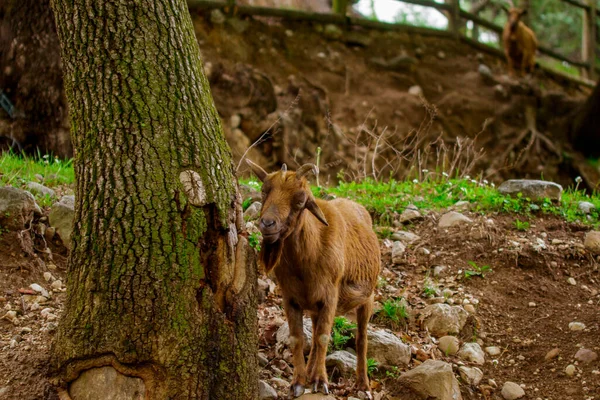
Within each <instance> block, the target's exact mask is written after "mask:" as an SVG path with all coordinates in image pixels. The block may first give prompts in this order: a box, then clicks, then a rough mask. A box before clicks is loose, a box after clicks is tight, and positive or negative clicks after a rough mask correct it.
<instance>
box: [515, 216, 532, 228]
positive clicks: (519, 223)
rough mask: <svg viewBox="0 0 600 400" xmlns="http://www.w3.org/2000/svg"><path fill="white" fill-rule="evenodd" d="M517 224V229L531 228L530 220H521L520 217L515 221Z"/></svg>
mask: <svg viewBox="0 0 600 400" xmlns="http://www.w3.org/2000/svg"><path fill="white" fill-rule="evenodd" d="M514 225H515V229H516V230H518V231H527V230H529V222H527V221H521V220H520V219H518V218H517V219H515V222H514Z"/></svg>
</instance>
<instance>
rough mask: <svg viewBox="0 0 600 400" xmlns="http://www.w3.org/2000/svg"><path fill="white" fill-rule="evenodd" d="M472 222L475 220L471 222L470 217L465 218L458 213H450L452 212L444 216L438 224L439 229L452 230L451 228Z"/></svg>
mask: <svg viewBox="0 0 600 400" xmlns="http://www.w3.org/2000/svg"><path fill="white" fill-rule="evenodd" d="M472 222H473V220H471V219H470V218H468V217H465V216H464V215H463V214H461V213H459V212H456V211H450V212H447V213H446V214H444V215H442V217H441V218H440V221H439V223H438V227H440V228H450V227H453V226H458V225H462V224H470V223H472Z"/></svg>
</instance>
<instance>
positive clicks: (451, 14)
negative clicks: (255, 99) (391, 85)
mask: <svg viewBox="0 0 600 400" xmlns="http://www.w3.org/2000/svg"><path fill="white" fill-rule="evenodd" d="M397 1H400V2H403V3H408V4H414V5H419V6H424V7H429V8H434V9H436V10H438V11H439V12H441V13H443V14H444V15H445V16H446V18H447V19H448V29H447V30H439V29H433V28H424V27H417V26H413V25H406V24H398V23H386V22H381V21H373V20H369V19H365V18H356V17H352V16H348V15H347V4H348V0H333V10H334V11H335V12H333V13H315V12H307V11H300V10H292V9H284V8H270V7H256V6H247V5H238V4H237V2H236V0H224V1H217V0H187V2H188V6H189V7H190V8H191V9H215V8H221V9H224V10H225V12H227V13H232V12H235V13H236V14H239V15H249V16H252V15H256V16H266V17H280V18H285V19H290V20H302V21H314V22H320V23H331V24H336V25H355V26H362V27H365V28H371V29H380V30H397V31H407V32H415V33H420V34H424V35H436V36H446V37H454V38H455V39H456V40H460V41H462V42H465V43H468V44H470V45H471V46H473V47H476V48H478V49H480V50H482V51H486V52H488V53H492V54H495V55H498V56H502V55H503V53H502V51H501V50H499V49H497V48H494V47H492V46H489V45H487V44H485V43H482V42H479V41H478V39H477V37H475V38H473V37H468V36H466V35H465V34H464V33H463V32H462V30H463V29H462V27H463V26H465V23H466V21H472V23H473V24H474V26H477V27H483V28H485V29H487V30H489V31H492V32H494V33H496V34H497V35H499V37H501V35H502V30H503V27H502V26H499V25H496V24H494V23H493V22H490V21H488V20H486V19H484V18H481V17H480V16H478V15H476V14H472V13H469V12H467V11H465V10H463V9H461V8H460V0H445V1H446V2H445V3H437V2H435V1H433V0H397ZM560 1H563V2H565V3H568V4H569V5H571V6H574V7H578V8H580V9H582V10H583V11H584V18H583V39H582V52H581V60H575V59H572V58H570V57H567V56H565V55H563V54H560V53H558V52H556V51H554V50H552V49H551V48H549V47H546V46H544V45H543V43H541V44H540V46H539V48H538V51H539V52H540V53H541V54H543V55H545V56H548V57H550V58H553V59H556V60H558V61H560V62H566V63H568V64H570V65H573V66H576V67H579V68H580V70H581V75H582V76H583V78H585V79H583V80H580V79H577V78H576V77H571V79H572V80H576V81H579V82H580V83H585V84H587V85H588V86H590V85H592V82H591V81H590V80H593V79H595V78H596V77H597V76H598V75H599V74H600V68H598V67H597V66H596V62H595V60H596V55H597V54H598V48H597V44H598V40H597V35H598V33H599V32H598V28H597V18H598V17H600V9H598V8H597V7H596V1H595V0H560ZM538 36H539V35H538ZM541 42H543V41H541ZM543 69H545V70H548V69H547V68H543ZM551 72H552V71H551ZM553 73H555V74H556V71H554V72H553ZM560 75H562V74H560ZM562 77H563V78H568V77H565V76H564V75H562Z"/></svg>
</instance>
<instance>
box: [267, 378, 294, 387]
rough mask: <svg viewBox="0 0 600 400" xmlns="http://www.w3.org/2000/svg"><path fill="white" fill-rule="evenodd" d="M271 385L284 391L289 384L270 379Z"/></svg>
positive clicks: (282, 380) (280, 380)
mask: <svg viewBox="0 0 600 400" xmlns="http://www.w3.org/2000/svg"><path fill="white" fill-rule="evenodd" d="M271 383H272V384H273V385H275V386H276V387H278V388H280V389H285V388H287V387H289V386H290V383H289V382H288V381H286V380H284V379H281V378H277V377H275V378H271Z"/></svg>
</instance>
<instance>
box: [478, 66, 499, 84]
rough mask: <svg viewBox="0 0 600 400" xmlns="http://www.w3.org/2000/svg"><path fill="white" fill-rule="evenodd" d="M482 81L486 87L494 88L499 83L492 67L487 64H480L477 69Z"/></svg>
mask: <svg viewBox="0 0 600 400" xmlns="http://www.w3.org/2000/svg"><path fill="white" fill-rule="evenodd" d="M477 71H478V72H479V75H480V76H481V79H482V80H483V82H484V83H485V84H486V85H489V86H493V85H495V84H496V83H497V81H496V78H494V74H493V73H492V70H491V69H490V67H488V66H487V65H485V64H479V68H477Z"/></svg>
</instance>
